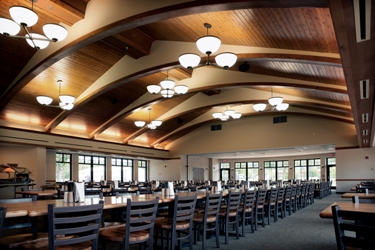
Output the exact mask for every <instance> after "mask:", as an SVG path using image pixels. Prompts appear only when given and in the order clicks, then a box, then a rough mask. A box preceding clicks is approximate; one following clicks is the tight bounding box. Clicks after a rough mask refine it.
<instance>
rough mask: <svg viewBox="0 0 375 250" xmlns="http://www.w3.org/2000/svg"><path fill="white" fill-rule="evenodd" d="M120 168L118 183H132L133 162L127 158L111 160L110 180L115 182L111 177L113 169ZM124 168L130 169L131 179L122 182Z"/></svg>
mask: <svg viewBox="0 0 375 250" xmlns="http://www.w3.org/2000/svg"><path fill="white" fill-rule="evenodd" d="M129 163H130V164H129ZM114 167H115V168H118V167H119V168H120V173H121V174H120V176H121V178H120V182H129V181H130V182H132V181H134V160H133V159H128V158H117V157H113V158H112V159H111V168H112V171H111V172H112V180H115V178H114V176H113V173H114V171H113V168H114ZM125 168H130V169H131V178H130V180H128V179H127V180H124V173H125V172H126V171H124V170H125Z"/></svg>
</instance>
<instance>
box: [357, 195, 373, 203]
mask: <svg viewBox="0 0 375 250" xmlns="http://www.w3.org/2000/svg"><path fill="white" fill-rule="evenodd" d="M352 201H353V203H367V204H375V198H359V197H358V196H357V195H355V196H353V197H352Z"/></svg>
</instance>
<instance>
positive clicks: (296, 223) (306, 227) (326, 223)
mask: <svg viewBox="0 0 375 250" xmlns="http://www.w3.org/2000/svg"><path fill="white" fill-rule="evenodd" d="M339 200H340V201H342V200H343V199H342V198H341V196H340V195H339V194H336V193H335V192H332V194H331V195H329V196H327V197H325V198H323V199H321V200H319V199H315V203H314V204H312V205H310V206H308V207H306V208H303V209H301V210H299V211H297V212H296V213H294V214H292V215H291V216H289V215H287V217H285V218H284V219H279V220H278V221H277V222H273V218H271V225H266V226H265V227H262V226H259V227H258V230H257V231H255V233H251V230H250V226H247V227H246V232H245V236H246V237H240V239H238V240H237V239H236V237H235V236H230V237H229V244H224V236H220V249H230V250H232V249H237V250H242V249H243V250H245V249H265V250H267V249H274V250H283V249H285V250H301V249H303V250H310V249H311V250H313V249H314V250H315V249H319V250H335V249H336V240H335V233H334V229H333V223H332V220H331V219H322V218H320V217H319V213H320V212H321V211H322V210H324V209H325V208H326V207H328V206H329V205H331V204H332V203H333V202H335V201H339ZM348 202H350V200H348ZM201 244H202V243H201V242H198V243H197V244H196V245H194V246H193V249H194V250H196V249H202V245H201ZM99 248H101V243H100V242H99ZM107 249H110V250H112V249H118V245H111V244H108V245H107ZM132 249H133V247H132ZM134 249H138V248H134ZM156 249H157V248H156ZM184 249H188V247H185V248H184ZM206 249H217V248H216V243H215V238H214V237H213V238H211V239H209V240H207V244H206Z"/></svg>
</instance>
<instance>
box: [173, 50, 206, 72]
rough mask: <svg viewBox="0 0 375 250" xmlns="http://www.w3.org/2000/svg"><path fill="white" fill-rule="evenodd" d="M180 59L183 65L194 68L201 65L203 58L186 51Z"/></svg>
mask: <svg viewBox="0 0 375 250" xmlns="http://www.w3.org/2000/svg"><path fill="white" fill-rule="evenodd" d="M178 61H179V62H180V64H181V65H182V67H184V68H187V69H192V68H195V67H197V66H198V65H199V63H200V61H201V58H200V56H198V55H197V54H192V53H186V54H182V55H180V57H179V58H178Z"/></svg>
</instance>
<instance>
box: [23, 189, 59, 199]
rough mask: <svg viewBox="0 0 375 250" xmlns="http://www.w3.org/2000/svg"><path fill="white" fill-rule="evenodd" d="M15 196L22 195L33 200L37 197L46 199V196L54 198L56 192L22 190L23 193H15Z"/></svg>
mask: <svg viewBox="0 0 375 250" xmlns="http://www.w3.org/2000/svg"><path fill="white" fill-rule="evenodd" d="M16 194H22V195H29V196H33V197H34V199H35V198H37V197H43V198H45V197H48V196H56V195H57V190H52V189H47V190H33V189H29V190H23V191H17V192H16Z"/></svg>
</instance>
